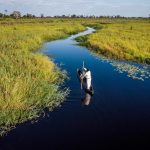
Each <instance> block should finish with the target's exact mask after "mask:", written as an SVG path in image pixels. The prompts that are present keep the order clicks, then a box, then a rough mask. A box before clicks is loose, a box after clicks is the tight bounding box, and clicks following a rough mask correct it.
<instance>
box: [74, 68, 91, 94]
mask: <svg viewBox="0 0 150 150" xmlns="http://www.w3.org/2000/svg"><path fill="white" fill-rule="evenodd" d="M77 75H78V78H79V80H80V82H81V89H82V88H83V89H84V91H85V92H86V93H89V94H90V95H93V94H94V90H93V87H92V85H91V80H92V77H91V71H90V70H89V69H88V68H85V67H84V65H83V67H82V69H77Z"/></svg>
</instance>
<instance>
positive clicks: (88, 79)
mask: <svg viewBox="0 0 150 150" xmlns="http://www.w3.org/2000/svg"><path fill="white" fill-rule="evenodd" d="M84 78H85V79H86V88H87V89H88V90H90V88H91V80H92V77H91V71H90V70H89V69H87V68H83V69H82V74H81V80H83V79H84Z"/></svg>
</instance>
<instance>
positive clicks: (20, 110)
mask: <svg viewBox="0 0 150 150" xmlns="http://www.w3.org/2000/svg"><path fill="white" fill-rule="evenodd" d="M84 29H85V28H84V27H83V26H82V25H80V24H78V23H74V22H69V21H61V20H56V21H54V20H53V21H51V20H49V21H44V20H42V21H41V20H39V19H37V20H13V19H10V20H1V21H0V35H1V36H0V53H1V54H0V134H1V135H2V134H4V133H6V132H7V131H8V130H10V129H11V127H13V126H15V125H16V124H18V123H22V122H25V121H27V120H31V119H33V118H37V117H39V115H40V114H41V113H42V110H43V109H44V108H46V107H47V108H49V109H53V108H54V107H55V106H58V105H59V104H60V103H61V102H62V101H63V100H64V98H65V96H66V95H67V91H66V90H61V89H60V84H61V83H63V81H64V79H65V73H64V72H62V71H60V70H59V69H58V68H57V67H56V66H55V64H54V63H53V62H52V61H50V60H49V58H48V57H46V56H43V55H41V54H37V53H33V51H35V50H37V49H38V48H39V47H40V46H41V45H42V43H43V42H44V41H49V40H54V39H60V38H64V37H66V36H68V35H70V34H73V33H76V32H79V31H82V30H84Z"/></svg>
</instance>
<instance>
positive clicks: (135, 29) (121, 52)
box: [77, 20, 150, 64]
mask: <svg viewBox="0 0 150 150" xmlns="http://www.w3.org/2000/svg"><path fill="white" fill-rule="evenodd" d="M96 24H97V27H96V28H97V31H96V33H93V34H91V35H89V36H86V37H80V38H78V39H77V40H78V41H80V42H81V43H82V44H83V45H86V46H88V47H89V48H91V49H92V50H95V51H96V52H97V53H99V54H103V55H105V56H107V57H109V58H113V59H121V60H129V61H136V62H140V63H147V64H150V22H149V21H148V20H129V21H128V20H124V21H122V22H121V21H120V20H119V21H117V20H116V22H114V21H112V22H110V23H106V24H104V23H103V24H102V23H101V22H100V21H99V23H98V22H97V23H96ZM91 26H92V25H91ZM93 26H94V27H95V25H93Z"/></svg>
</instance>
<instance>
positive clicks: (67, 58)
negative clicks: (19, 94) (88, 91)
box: [0, 28, 150, 150]
mask: <svg viewBox="0 0 150 150" xmlns="http://www.w3.org/2000/svg"><path fill="white" fill-rule="evenodd" d="M93 31H94V30H93V29H91V28H88V29H87V31H85V32H83V33H80V34H77V35H73V36H71V37H69V38H67V39H62V40H56V41H52V42H48V43H46V44H44V46H43V48H42V53H44V54H45V55H48V56H50V57H52V58H53V59H54V62H55V63H57V64H58V66H60V67H61V68H62V69H65V70H66V71H67V72H68V76H69V77H70V80H68V81H67V82H66V83H65V86H66V87H69V88H70V90H71V92H70V95H69V96H68V98H67V100H66V101H65V102H64V103H63V104H62V106H61V107H60V108H56V109H55V110H54V111H53V112H50V113H49V117H45V118H42V119H40V121H39V122H38V123H34V124H31V123H25V124H22V125H19V126H18V127H17V128H16V129H14V130H12V131H11V132H10V133H9V134H8V135H7V136H6V137H4V138H3V139H1V140H0V150H1V148H2V150H6V149H8V150H22V149H26V150H27V149H28V150H29V149H32V150H33V149H50V150H53V149H54V150H55V149H65V150H66V149H70V150H71V149H76V148H79V147H80V148H81V147H82V148H91V149H92V148H94V147H96V146H98V147H99V148H102V149H105V148H112V146H115V147H116V146H117V147H118V146H120V147H122V149H123V148H124V147H125V146H127V147H128V146H129V145H130V148H131V147H132V146H133V147H134V148H135V147H138V146H142V147H143V146H146V147H147V146H148V144H149V142H148V140H149V136H150V79H149V78H148V79H145V80H144V81H141V80H133V79H132V78H130V77H128V76H127V74H126V73H125V72H122V73H119V72H118V71H115V66H114V65H111V64H110V62H109V61H105V60H103V59H102V58H100V57H97V56H96V55H93V54H92V53H91V52H90V51H89V50H88V49H87V48H85V47H81V46H78V45H77V42H76V41H75V40H74V39H75V38H76V37H78V36H82V35H86V34H90V33H92V32H93ZM83 60H84V61H85V66H86V67H88V68H90V69H91V71H92V83H93V87H94V90H95V95H94V96H93V97H92V100H91V101H90V102H88V103H89V105H84V102H83V101H82V100H81V99H82V96H83V93H81V90H80V84H79V81H78V79H77V77H76V69H77V68H80V67H81V66H82V62H83ZM98 147H97V149H99V148H98Z"/></svg>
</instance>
